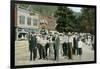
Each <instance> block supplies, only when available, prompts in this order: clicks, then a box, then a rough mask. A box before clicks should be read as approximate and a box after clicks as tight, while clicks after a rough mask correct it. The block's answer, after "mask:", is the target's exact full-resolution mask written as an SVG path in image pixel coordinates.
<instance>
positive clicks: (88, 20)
mask: <svg viewBox="0 0 100 69" xmlns="http://www.w3.org/2000/svg"><path fill="white" fill-rule="evenodd" d="M81 12H82V15H81V18H82V19H81V31H83V32H87V33H91V34H94V30H95V9H94V8H82V10H81Z"/></svg>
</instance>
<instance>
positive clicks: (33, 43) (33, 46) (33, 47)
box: [29, 32, 37, 61]
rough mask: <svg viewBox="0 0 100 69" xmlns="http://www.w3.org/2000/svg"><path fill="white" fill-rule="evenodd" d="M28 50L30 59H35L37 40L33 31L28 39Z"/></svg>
mask: <svg viewBox="0 0 100 69" xmlns="http://www.w3.org/2000/svg"><path fill="white" fill-rule="evenodd" d="M29 51H30V61H31V60H32V59H33V60H35V59H36V56H37V40H36V35H35V33H34V32H33V33H32V36H31V38H30V40H29Z"/></svg>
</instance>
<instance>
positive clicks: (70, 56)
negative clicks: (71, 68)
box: [68, 32, 73, 59]
mask: <svg viewBox="0 0 100 69" xmlns="http://www.w3.org/2000/svg"><path fill="white" fill-rule="evenodd" d="M72 42H73V38H72V33H70V32H69V33H68V59H72Z"/></svg>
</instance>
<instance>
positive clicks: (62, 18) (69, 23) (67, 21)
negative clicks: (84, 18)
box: [55, 6, 75, 32]
mask: <svg viewBox="0 0 100 69" xmlns="http://www.w3.org/2000/svg"><path fill="white" fill-rule="evenodd" d="M55 17H57V21H56V22H57V26H56V30H57V31H59V32H69V31H70V32H72V31H74V28H75V25H74V24H73V23H74V22H75V16H74V15H73V11H72V10H71V9H70V8H68V7H66V6H58V8H57V10H56V12H55Z"/></svg>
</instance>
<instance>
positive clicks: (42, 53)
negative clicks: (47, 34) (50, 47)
mask: <svg viewBox="0 0 100 69" xmlns="http://www.w3.org/2000/svg"><path fill="white" fill-rule="evenodd" d="M38 51H39V56H40V58H39V59H42V58H43V59H46V48H45V46H42V45H41V44H38Z"/></svg>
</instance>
